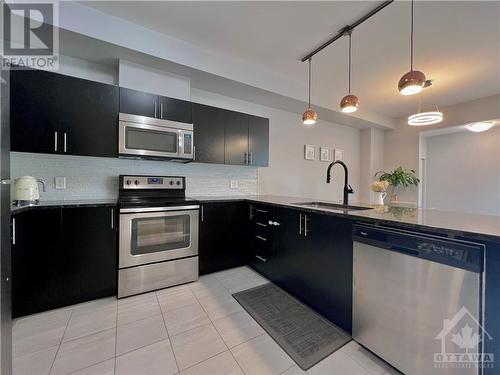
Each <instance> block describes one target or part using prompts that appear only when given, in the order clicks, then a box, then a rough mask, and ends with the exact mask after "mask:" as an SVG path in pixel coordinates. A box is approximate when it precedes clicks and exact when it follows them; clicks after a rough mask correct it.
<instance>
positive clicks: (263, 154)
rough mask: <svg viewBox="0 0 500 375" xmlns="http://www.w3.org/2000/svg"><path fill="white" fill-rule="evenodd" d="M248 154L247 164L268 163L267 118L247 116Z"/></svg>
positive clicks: (264, 165) (263, 165)
mask: <svg viewBox="0 0 500 375" xmlns="http://www.w3.org/2000/svg"><path fill="white" fill-rule="evenodd" d="M248 155H249V156H248V164H249V165H254V166H258V167H267V166H268V165H269V119H267V118H264V117H257V116H249V117H248Z"/></svg>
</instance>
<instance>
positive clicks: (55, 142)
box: [54, 132, 58, 152]
mask: <svg viewBox="0 0 500 375" xmlns="http://www.w3.org/2000/svg"><path fill="white" fill-rule="evenodd" d="M57 138H58V136H57V132H54V151H55V152H57Z"/></svg>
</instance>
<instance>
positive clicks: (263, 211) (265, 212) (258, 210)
mask: <svg viewBox="0 0 500 375" xmlns="http://www.w3.org/2000/svg"><path fill="white" fill-rule="evenodd" d="M256 211H257V212H260V213H263V214H267V211H266V210H261V209H259V208H258V209H257V210H256Z"/></svg>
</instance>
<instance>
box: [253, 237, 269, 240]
mask: <svg viewBox="0 0 500 375" xmlns="http://www.w3.org/2000/svg"><path fill="white" fill-rule="evenodd" d="M255 237H257V238H258V239H259V240H261V241H267V238H264V237H261V236H255Z"/></svg>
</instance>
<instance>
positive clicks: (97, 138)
mask: <svg viewBox="0 0 500 375" xmlns="http://www.w3.org/2000/svg"><path fill="white" fill-rule="evenodd" d="M117 121H118V87H116V86H112V85H106V84H103V83H98V82H92V81H88V80H84V79H79V78H74V77H69V76H65V75H61V74H56V73H52V72H45V71H40V70H25V71H21V70H19V71H13V72H12V74H11V150H12V151H21V152H40V153H52V154H73V155H86V156H110V157H116V156H117V155H118V151H117V150H118V147H117V142H118V130H117V129H118V124H117Z"/></svg>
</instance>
